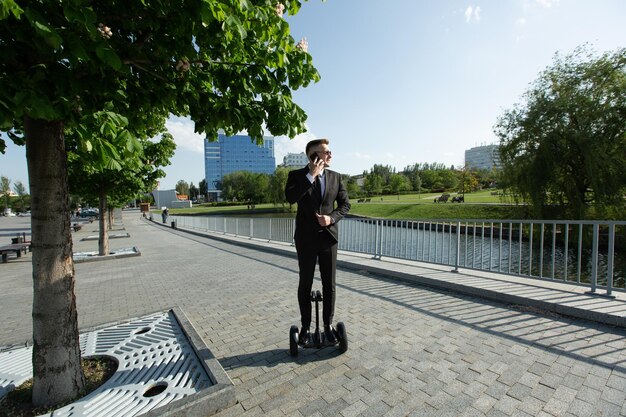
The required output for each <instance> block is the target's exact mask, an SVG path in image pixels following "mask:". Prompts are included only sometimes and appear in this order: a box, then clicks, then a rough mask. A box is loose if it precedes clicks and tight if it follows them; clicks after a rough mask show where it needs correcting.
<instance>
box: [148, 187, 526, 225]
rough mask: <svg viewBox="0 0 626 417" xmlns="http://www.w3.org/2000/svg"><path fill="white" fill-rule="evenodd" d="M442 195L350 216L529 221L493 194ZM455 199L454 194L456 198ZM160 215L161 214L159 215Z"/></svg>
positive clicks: (278, 210) (391, 202) (207, 211)
mask: <svg viewBox="0 0 626 417" xmlns="http://www.w3.org/2000/svg"><path fill="white" fill-rule="evenodd" d="M439 195H441V194H440V193H429V194H419V195H418V194H407V195H401V196H400V199H399V200H398V197H397V196H383V197H382V200H381V197H375V198H371V199H370V200H371V202H369V203H357V200H358V199H352V200H351V203H352V209H351V210H350V214H353V215H359V216H366V217H376V218H386V219H521V218H526V217H527V214H526V208H525V207H524V206H516V205H511V204H503V203H502V202H501V201H500V196H495V195H491V193H490V191H483V192H480V193H472V194H465V201H466V203H463V204H459V203H451V202H450V201H449V202H447V203H436V204H435V203H434V202H433V200H434V198H435V196H439ZM453 195H454V194H453ZM157 214H158V213H157ZM170 214H184V215H238V216H249V215H255V216H259V215H267V216H281V217H282V216H293V215H295V206H294V207H293V208H292V210H291V211H290V210H289V206H285V207H281V206H274V205H273V204H257V205H256V207H255V209H254V210H251V209H248V207H247V206H246V205H236V206H222V207H212V206H210V205H199V206H194V207H193V208H190V209H172V210H170Z"/></svg>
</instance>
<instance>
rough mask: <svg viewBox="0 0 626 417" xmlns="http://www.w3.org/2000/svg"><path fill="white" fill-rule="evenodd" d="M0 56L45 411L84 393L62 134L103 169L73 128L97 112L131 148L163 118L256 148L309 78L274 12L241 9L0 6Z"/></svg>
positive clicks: (140, 2) (0, 119)
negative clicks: (23, 202) (20, 184)
mask: <svg viewBox="0 0 626 417" xmlns="http://www.w3.org/2000/svg"><path fill="white" fill-rule="evenodd" d="M282 3H283V4H284V6H285V11H286V13H288V14H291V15H293V14H295V13H297V12H298V10H299V8H300V1H299V0H282ZM0 56H1V57H2V59H1V60H0V130H2V131H4V132H7V134H8V136H9V137H10V138H11V140H13V141H14V142H15V143H17V144H25V145H26V148H27V152H26V155H27V163H28V172H29V181H30V190H31V193H32V206H31V209H32V211H33V217H32V219H31V222H32V229H33V235H32V249H33V281H34V297H33V342H34V347H35V348H34V349H33V366H34V369H33V373H34V381H33V403H34V404H35V405H44V404H56V403H59V402H62V401H65V400H67V399H69V398H73V397H75V396H76V395H77V394H78V393H79V392H80V391H81V390H82V388H83V385H84V378H83V376H82V373H81V371H80V350H79V345H78V330H77V328H78V327H77V323H78V319H77V314H76V301H75V295H74V282H75V279H74V267H73V262H72V256H71V255H72V241H71V235H70V231H69V228H68V227H67V224H68V223H69V208H70V205H69V192H68V185H67V184H68V182H67V165H66V161H67V153H66V143H65V136H64V135H65V133H69V134H71V135H73V136H75V137H76V139H75V142H76V146H77V147H79V148H84V149H85V150H86V151H90V150H92V151H93V152H96V153H97V152H100V153H99V154H97V155H98V156H99V157H100V163H102V164H104V165H107V164H109V163H110V161H112V160H115V147H114V146H108V145H106V144H103V146H102V147H101V148H100V150H98V149H97V147H98V146H97V144H96V143H94V142H93V141H92V140H93V137H92V134H93V133H94V132H93V131H92V130H90V128H89V126H88V125H87V126H86V125H85V124H84V123H85V120H84V118H85V117H89V116H90V115H93V114H95V113H97V112H103V111H108V112H111V113H112V114H113V113H114V114H118V115H120V117H124V118H126V119H127V120H128V126H131V127H132V131H130V132H129V135H131V136H134V137H135V138H137V139H138V140H140V139H142V138H147V137H153V136H155V135H157V134H159V133H160V132H162V131H163V126H164V124H165V120H166V118H167V117H168V116H169V115H170V114H174V115H178V116H190V117H191V119H192V120H193V121H194V123H195V129H196V131H197V132H204V133H205V134H206V135H207V137H208V138H209V139H215V138H216V137H217V132H218V130H219V129H222V130H223V131H224V132H225V133H226V134H227V135H232V134H234V133H236V132H238V131H241V130H244V129H245V130H247V132H248V134H249V135H250V136H251V137H253V138H254V139H256V140H257V141H261V140H262V135H263V126H265V127H267V129H268V130H269V131H270V132H271V133H272V134H274V135H288V136H289V137H294V136H295V135H296V134H298V133H300V132H303V131H304V130H305V124H304V123H305V120H306V115H305V113H304V111H303V110H302V109H301V108H300V107H299V106H297V105H296V104H295V103H294V102H293V100H292V91H293V90H295V89H298V88H300V87H305V86H307V85H308V84H309V83H310V82H314V81H317V80H318V79H319V74H318V72H317V70H316V69H315V68H314V67H313V65H312V57H311V56H310V55H309V54H308V53H307V52H306V48H305V47H304V44H302V43H299V44H296V41H295V40H294V39H293V38H292V37H291V35H290V34H289V25H288V24H287V22H286V21H285V20H284V19H283V18H282V16H281V15H280V13H277V9H276V3H274V2H269V1H268V2H257V1H252V0H189V1H185V2H171V1H165V0H153V1H145V0H124V1H119V0H111V1H106V2H93V1H90V0H65V1H62V2H58V1H43V0H32V1H26V0H3V1H2V3H1V7H0ZM109 126H112V125H109ZM120 128H121V127H120ZM121 129H123V128H121ZM111 137H113V135H112V136H111ZM115 137H116V136H115ZM131 142H132V141H131ZM131 142H129V143H131ZM4 147H5V143H4V140H3V139H1V138H0V151H4ZM52 289H54V290H52Z"/></svg>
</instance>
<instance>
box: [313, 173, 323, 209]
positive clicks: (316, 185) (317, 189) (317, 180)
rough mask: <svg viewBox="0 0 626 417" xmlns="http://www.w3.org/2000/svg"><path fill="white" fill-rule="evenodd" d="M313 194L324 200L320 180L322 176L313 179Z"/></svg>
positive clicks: (320, 200)
mask: <svg viewBox="0 0 626 417" xmlns="http://www.w3.org/2000/svg"><path fill="white" fill-rule="evenodd" d="M312 188H313V196H315V198H317V199H318V200H319V202H320V203H321V202H322V182H321V181H320V176H319V175H318V176H317V177H315V181H313V185H312Z"/></svg>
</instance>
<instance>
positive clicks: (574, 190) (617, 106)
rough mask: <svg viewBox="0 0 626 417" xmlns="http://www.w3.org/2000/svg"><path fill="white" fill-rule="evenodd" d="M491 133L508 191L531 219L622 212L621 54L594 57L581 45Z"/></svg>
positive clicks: (625, 101) (625, 187)
mask: <svg viewBox="0 0 626 417" xmlns="http://www.w3.org/2000/svg"><path fill="white" fill-rule="evenodd" d="M523 98H524V102H523V103H521V104H518V105H516V106H515V107H514V108H513V109H511V110H508V111H506V112H505V113H504V114H503V115H502V116H501V117H500V118H499V120H498V122H497V124H496V125H495V127H494V131H495V133H496V135H497V136H498V137H499V138H500V152H501V159H502V162H503V164H504V172H503V177H504V180H505V183H506V184H507V186H508V187H509V188H510V189H511V190H512V191H513V192H515V193H516V194H518V195H519V196H521V197H522V198H524V199H526V200H528V201H530V202H531V203H532V206H533V208H534V212H535V215H536V216H542V217H546V216H552V215H554V210H551V208H554V207H556V208H557V209H558V212H560V213H563V214H564V215H566V216H570V217H573V218H584V217H585V216H586V215H587V211H588V209H589V207H590V205H594V206H595V213H596V214H598V213H601V212H602V211H603V210H604V209H605V208H609V207H619V208H620V209H621V212H623V208H624V194H625V192H626V175H624V172H625V171H626V49H619V50H617V51H615V52H611V53H604V54H602V55H601V56H596V55H594V54H593V53H592V52H589V50H588V48H586V47H579V48H577V49H576V50H575V51H574V52H573V53H571V54H568V55H566V56H561V55H559V54H557V55H556V56H555V58H554V62H553V64H552V65H551V66H550V67H548V68H547V69H546V70H544V71H543V72H541V73H540V74H539V77H538V78H537V80H535V81H534V82H533V83H532V85H531V87H530V89H529V90H528V91H527V92H526V93H525V94H524V96H523Z"/></svg>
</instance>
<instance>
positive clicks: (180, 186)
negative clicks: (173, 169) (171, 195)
mask: <svg viewBox="0 0 626 417" xmlns="http://www.w3.org/2000/svg"><path fill="white" fill-rule="evenodd" d="M175 188H176V192H177V193H178V194H184V195H189V183H187V181H185V180H178V182H177V183H176V187H175Z"/></svg>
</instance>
